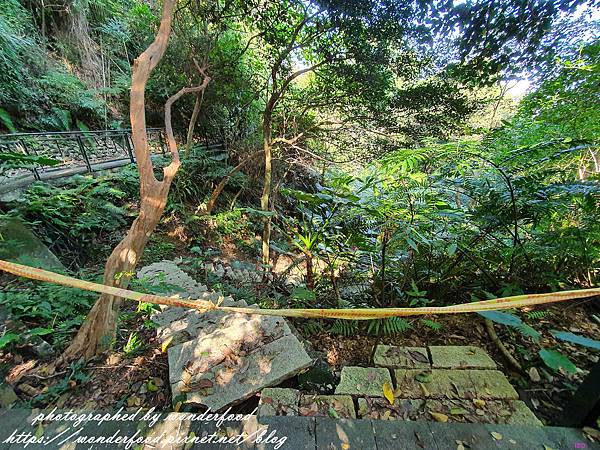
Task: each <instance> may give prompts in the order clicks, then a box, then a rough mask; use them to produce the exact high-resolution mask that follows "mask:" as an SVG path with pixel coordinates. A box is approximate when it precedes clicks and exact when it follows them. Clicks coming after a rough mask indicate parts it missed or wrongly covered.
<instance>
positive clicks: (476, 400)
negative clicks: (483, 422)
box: [473, 398, 485, 408]
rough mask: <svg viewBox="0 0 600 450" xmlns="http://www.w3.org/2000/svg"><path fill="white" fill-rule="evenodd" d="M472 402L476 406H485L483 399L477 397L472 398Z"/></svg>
mask: <svg viewBox="0 0 600 450" xmlns="http://www.w3.org/2000/svg"><path fill="white" fill-rule="evenodd" d="M473 404H474V405H475V406H477V407H478V408H483V407H484V406H485V400H481V399H479V398H474V399H473Z"/></svg>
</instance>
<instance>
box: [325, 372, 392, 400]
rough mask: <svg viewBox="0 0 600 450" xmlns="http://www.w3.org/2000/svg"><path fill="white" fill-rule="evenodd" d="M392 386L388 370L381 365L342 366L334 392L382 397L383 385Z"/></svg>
mask: <svg viewBox="0 0 600 450" xmlns="http://www.w3.org/2000/svg"><path fill="white" fill-rule="evenodd" d="M386 382H387V383H389V386H390V388H391V387H392V378H391V376H390V371H389V370H388V369H385V368H383V367H344V368H343V369H342V374H341V376H340V384H338V386H337V387H336V388H335V393H336V394H345V395H356V396H360V397H383V385H384V383H386Z"/></svg>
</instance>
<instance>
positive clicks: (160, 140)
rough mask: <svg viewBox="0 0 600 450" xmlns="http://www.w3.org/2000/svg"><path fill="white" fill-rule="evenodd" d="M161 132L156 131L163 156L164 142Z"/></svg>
mask: <svg viewBox="0 0 600 450" xmlns="http://www.w3.org/2000/svg"><path fill="white" fill-rule="evenodd" d="M162 133H163V132H162V130H158V141H159V142H160V151H161V152H162V154H163V156H165V141H164V139H163V135H162Z"/></svg>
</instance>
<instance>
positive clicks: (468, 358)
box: [429, 345, 496, 369]
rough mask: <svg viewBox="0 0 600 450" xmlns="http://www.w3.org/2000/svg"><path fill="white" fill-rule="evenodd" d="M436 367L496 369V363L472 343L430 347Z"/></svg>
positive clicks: (434, 366)
mask: <svg viewBox="0 0 600 450" xmlns="http://www.w3.org/2000/svg"><path fill="white" fill-rule="evenodd" d="M429 352H430V353H431V363H432V367H433V368H434V369H495V368H496V363H495V362H494V360H493V359H492V358H490V356H489V355H488V354H487V353H486V352H485V351H483V350H482V349H480V348H479V347H473V346H470V345H464V346H456V345H443V346H431V347H429Z"/></svg>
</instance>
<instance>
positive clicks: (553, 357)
mask: <svg viewBox="0 0 600 450" xmlns="http://www.w3.org/2000/svg"><path fill="white" fill-rule="evenodd" d="M538 354H539V356H540V358H542V361H544V364H546V365H547V366H548V367H550V368H551V369H553V370H558V369H560V368H561V367H562V368H563V369H564V370H565V371H567V372H568V373H576V372H577V367H576V366H575V364H573V363H572V362H571V360H570V359H569V358H567V357H566V356H565V355H563V354H562V353H560V352H557V351H556V350H548V349H545V348H543V349H541V350H540V351H539V353H538Z"/></svg>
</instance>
